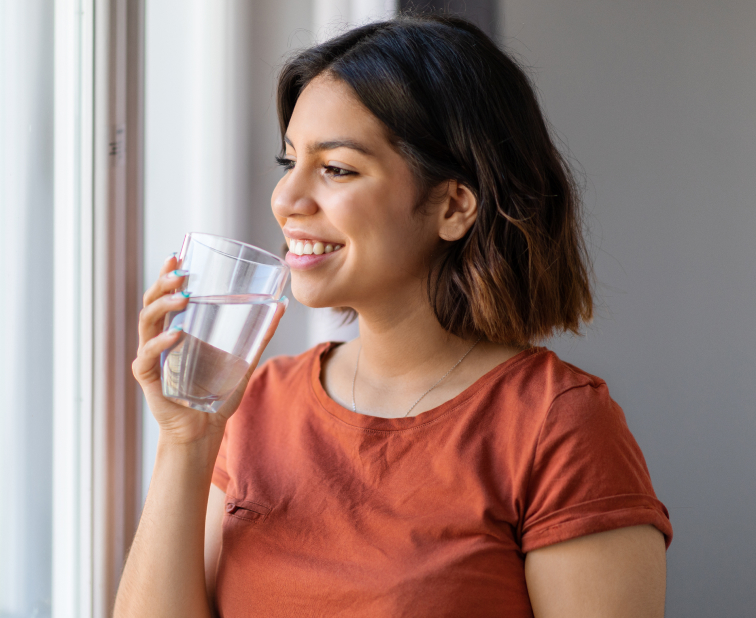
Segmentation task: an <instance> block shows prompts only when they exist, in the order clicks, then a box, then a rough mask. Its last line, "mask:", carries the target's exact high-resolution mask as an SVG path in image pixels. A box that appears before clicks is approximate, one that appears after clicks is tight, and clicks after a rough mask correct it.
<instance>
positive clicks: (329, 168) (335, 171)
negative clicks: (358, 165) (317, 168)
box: [323, 165, 357, 178]
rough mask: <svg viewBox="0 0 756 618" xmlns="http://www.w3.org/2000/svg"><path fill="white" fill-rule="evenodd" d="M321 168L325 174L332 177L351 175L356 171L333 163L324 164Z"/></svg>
mask: <svg viewBox="0 0 756 618" xmlns="http://www.w3.org/2000/svg"><path fill="white" fill-rule="evenodd" d="M323 169H324V170H325V172H326V174H328V175H329V176H331V177H332V178H343V177H344V176H353V175H354V174H356V173H357V172H353V171H351V170H345V169H344V168H343V167H336V166H335V165H324V166H323Z"/></svg>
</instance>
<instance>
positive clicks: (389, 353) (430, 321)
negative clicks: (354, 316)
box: [321, 295, 519, 418]
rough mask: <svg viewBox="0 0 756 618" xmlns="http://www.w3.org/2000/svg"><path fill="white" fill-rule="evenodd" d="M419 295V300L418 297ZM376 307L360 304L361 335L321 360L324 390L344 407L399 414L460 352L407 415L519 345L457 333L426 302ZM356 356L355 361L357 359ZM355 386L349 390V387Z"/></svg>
mask: <svg viewBox="0 0 756 618" xmlns="http://www.w3.org/2000/svg"><path fill="white" fill-rule="evenodd" d="M423 300H424V299H423ZM393 301H394V302H393V303H392V305H391V306H385V307H383V308H381V309H380V310H379V309H377V308H376V306H375V305H373V306H371V307H370V308H369V309H367V310H366V309H364V308H360V311H359V314H360V317H359V324H360V337H359V339H356V340H354V341H351V342H349V343H347V344H345V345H343V346H339V347H338V348H336V349H335V350H334V352H333V353H332V354H331V355H330V356H329V357H328V358H326V359H325V363H324V367H323V373H322V375H321V379H322V382H323V386H324V388H325V390H326V392H327V393H328V394H329V395H330V396H331V397H332V398H333V399H334V400H336V401H337V402H338V403H340V404H341V405H342V406H344V407H345V408H347V409H352V404H353V400H352V393H353V392H354V405H355V407H356V410H357V411H358V412H361V413H363V414H369V415H371V416H383V417H392V418H396V417H403V416H405V414H407V413H408V412H409V410H410V408H411V406H412V405H413V403H415V402H416V401H417V399H418V398H419V397H420V396H421V395H423V393H426V391H428V389H430V388H431V387H433V385H434V384H435V383H436V382H437V381H438V380H439V378H441V377H442V376H444V375H445V374H446V373H447V372H448V371H449V370H450V369H451V368H452V367H454V366H455V364H457V363H458V361H459V360H460V359H461V358H462V357H463V356H464V362H462V363H460V364H459V365H458V366H457V367H456V368H455V369H454V371H453V372H452V373H450V374H449V375H448V377H447V378H445V379H444V380H443V381H442V382H440V383H439V384H438V385H437V386H436V387H433V388H432V390H431V391H430V392H428V393H427V394H426V395H425V396H423V398H422V400H421V401H420V403H419V404H418V405H417V406H416V407H415V408H413V409H412V411H411V415H412V416H414V415H416V414H420V413H422V412H424V411H426V410H429V409H431V408H434V407H436V406H438V405H440V404H442V403H444V402H445V401H448V400H449V399H451V398H453V397H455V396H456V395H458V394H459V393H460V392H462V391H463V390H464V389H465V388H467V387H468V386H470V385H471V384H473V383H474V382H475V381H476V380H477V379H478V378H480V377H481V376H483V375H484V374H485V373H487V372H488V371H490V370H491V369H493V368H494V367H496V366H497V365H498V364H499V363H502V362H504V361H506V360H507V359H509V358H511V357H512V356H514V355H515V354H516V353H517V352H518V351H519V350H518V349H515V348H511V347H508V346H504V345H500V344H494V343H490V342H488V341H486V340H485V339H483V340H481V341H480V343H479V344H478V345H476V346H475V348H474V349H473V350H472V352H470V353H469V355H468V356H465V354H466V353H468V352H469V351H470V349H471V347H472V346H473V344H474V343H475V342H476V341H477V339H478V338H477V337H476V338H464V337H457V336H455V335H452V334H450V333H448V332H447V331H446V330H445V329H444V328H442V327H441V325H440V324H439V323H438V320H437V319H436V317H435V315H434V314H433V311H432V309H431V307H430V306H429V304H428V303H427V301H425V302H412V303H410V302H405V303H398V302H397V296H396V295H395V296H394V298H393ZM358 359H359V364H358ZM353 388H354V391H353V390H352V389H353Z"/></svg>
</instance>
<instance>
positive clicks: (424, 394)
mask: <svg viewBox="0 0 756 618" xmlns="http://www.w3.org/2000/svg"><path fill="white" fill-rule="evenodd" d="M481 339H483V336H482V335H481V336H480V337H478V340H477V341H476V342H475V343H473V344H472V346H471V347H470V349H469V350H467V352H465V353H464V354H463V355H462V358H460V359H459V360H458V361H457V362H456V363H454V367H452V368H451V369H449V371H447V372H446V373H445V374H444V375H443V376H442V377H441V378H439V380H438V381H437V382H436V383H435V384H434V385H433V386H431V387H430V388H429V389H428V390H427V391H425V392H424V393H423V394H422V395H420V397H418V398H417V401H415V403H413V404H412V405H411V406H410V409H409V410H407V413H406V414H405V415H404V418H407V417H408V416H409V413H410V412H412V410H414V409H415V406H416V405H417V404H418V403H420V400H421V399H422V398H423V397H425V396H426V395H427V394H428V393H430V392H431V391H432V390H433V389H434V388H436V387H437V386H438V385H439V384H441V382H443V381H444V380H445V379H446V378H447V377H449V374H450V373H451V372H452V371H454V370H455V369H456V368H457V366H458V365H459V364H460V363H461V362H462V361H463V360H465V357H466V356H467V355H468V354H469V353H470V352H472V351H473V348H474V347H475V346H476V345H478V344H479V343H480V340H481ZM360 352H362V346H360V349H359V350H357V362H356V363H355V364H354V377H353V378H352V412H357V405H356V404H355V402H354V385H355V383H356V382H357V368H358V367H359V366H360Z"/></svg>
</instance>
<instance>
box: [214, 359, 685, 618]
mask: <svg viewBox="0 0 756 618" xmlns="http://www.w3.org/2000/svg"><path fill="white" fill-rule="evenodd" d="M332 345H334V344H323V345H320V346H318V347H316V348H314V349H313V350H310V351H309V352H306V353H304V354H302V355H300V356H297V357H281V358H275V359H273V360H271V361H269V362H268V363H266V364H265V365H264V366H262V367H261V368H260V369H259V370H258V371H257V372H256V373H255V374H254V377H253V379H252V381H251V382H250V384H249V387H248V389H247V392H246V394H245V397H244V400H243V403H242V404H241V407H240V408H239V410H238V411H237V412H236V414H235V415H234V416H233V417H232V418H231V419H230V420H229V422H228V425H227V427H226V434H225V436H224V439H223V444H222V446H221V450H220V453H219V455H218V460H217V462H216V467H215V471H214V475H213V483H214V484H215V485H217V486H218V487H220V488H221V489H222V490H223V491H224V492H226V515H225V517H224V521H223V547H222V550H221V554H220V558H219V563H218V572H217V585H216V599H217V606H218V609H219V612H220V614H221V616H223V617H224V618H235V617H237V616H239V617H241V616H244V617H247V616H266V617H272V616H329V617H330V616H360V617H382V618H383V617H386V618H388V617H392V618H398V617H402V616H412V617H420V616H433V617H436V618H441V617H447V616H448V617H456V616H476V617H481V618H482V617H488V616H506V617H510V618H513V617H516V618H519V617H526V616H532V610H531V606H530V600H529V597H528V591H527V588H526V585H525V575H524V559H525V554H526V553H527V552H529V551H531V550H533V549H537V548H539V547H543V546H545V545H550V544H553V543H558V542H560V541H565V540H567V539H571V538H574V537H579V536H582V535H586V534H591V533H594V532H601V531H605V530H611V529H614V528H620V527H623V526H633V525H637V524H651V525H653V526H655V527H656V528H658V529H659V530H660V531H661V532H663V533H664V535H665V537H666V540H667V544H669V541H670V540H671V538H672V528H671V526H670V523H669V518H668V514H667V510H666V509H665V508H664V505H663V504H662V503H661V502H659V500H657V499H656V496H655V495H654V490H653V487H652V486H651V479H650V477H649V473H648V469H647V467H646V463H645V461H644V459H643V455H642V453H641V451H640V449H639V448H638V445H637V444H636V442H635V440H634V439H633V436H632V434H631V433H630V431H629V429H628V427H627V424H626V422H625V417H624V414H623V413H622V410H621V409H620V407H619V406H618V405H617V404H616V403H615V402H614V401H613V400H612V399H611V398H610V397H609V392H608V389H607V387H606V384H605V383H604V382H603V381H602V380H600V379H598V378H596V377H594V376H591V375H589V374H587V373H585V372H583V371H581V370H579V369H577V368H575V367H573V366H571V365H569V364H567V363H565V362H563V361H561V360H560V359H559V358H558V357H557V356H556V355H555V354H554V353H552V352H550V351H548V350H546V349H544V348H535V349H531V350H528V351H525V352H521V353H520V354H518V355H517V356H515V357H514V358H512V359H510V360H509V361H507V362H505V363H503V364H501V365H499V366H498V367H496V368H495V369H493V370H491V371H490V372H488V373H487V374H486V375H484V376H483V377H481V378H480V379H479V380H478V381H477V382H475V383H474V384H473V385H472V386H470V387H469V388H468V389H466V390H465V391H463V392H462V393H460V394H459V395H458V396H457V397H454V398H453V399H451V400H450V401H447V402H446V403H444V404H443V405H441V406H439V407H437V408H434V409H432V410H429V411H427V412H424V413H422V414H419V415H417V416H415V417H410V418H398V419H383V418H377V417H371V416H365V415H362V414H358V413H355V412H352V411H350V410H347V409H345V408H343V407H342V406H340V405H338V404H337V403H336V402H335V401H333V400H332V399H330V398H329V397H328V395H327V394H326V392H325V390H324V389H323V387H322V385H321V382H320V361H321V357H322V355H323V354H324V353H325V352H327V351H328V350H329V349H330V347H331V346H332Z"/></svg>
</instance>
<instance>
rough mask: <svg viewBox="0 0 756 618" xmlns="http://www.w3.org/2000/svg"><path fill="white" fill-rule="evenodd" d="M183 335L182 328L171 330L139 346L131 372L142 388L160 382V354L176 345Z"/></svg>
mask: <svg viewBox="0 0 756 618" xmlns="http://www.w3.org/2000/svg"><path fill="white" fill-rule="evenodd" d="M182 335H183V331H182V330H181V329H180V328H170V329H168V330H167V331H165V332H164V333H160V334H159V335H157V336H156V337H153V338H152V339H150V340H149V341H147V342H146V343H144V344H143V345H140V346H139V352H138V353H137V357H136V358H135V359H134V362H133V363H131V370H132V372H133V373H134V377H135V378H136V379H137V381H138V382H139V383H140V384H141V385H142V388H145V389H146V387H147V386H148V385H149V384H150V383H152V382H154V381H160V354H162V353H163V352H164V351H165V350H167V349H168V348H170V347H171V346H173V345H175V344H176V343H177V342H178V341H179V339H180V338H181V336H182Z"/></svg>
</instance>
